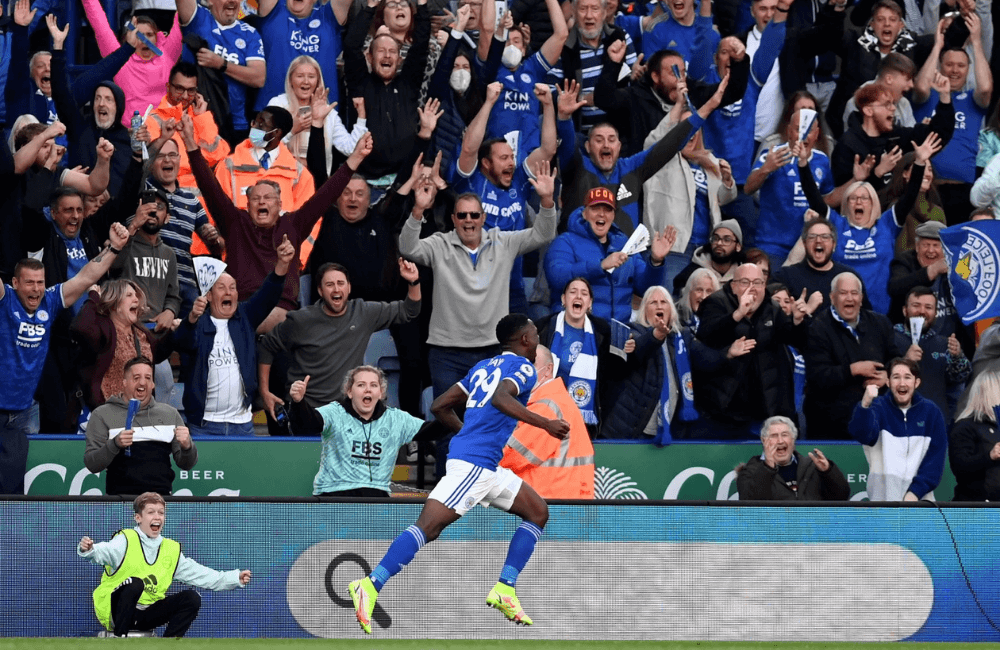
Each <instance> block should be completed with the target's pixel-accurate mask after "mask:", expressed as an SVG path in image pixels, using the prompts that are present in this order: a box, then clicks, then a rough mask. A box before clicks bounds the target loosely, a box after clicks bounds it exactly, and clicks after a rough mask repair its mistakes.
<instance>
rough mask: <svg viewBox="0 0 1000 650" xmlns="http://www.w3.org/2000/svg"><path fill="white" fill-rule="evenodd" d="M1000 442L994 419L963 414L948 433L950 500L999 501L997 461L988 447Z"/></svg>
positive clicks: (998, 469) (999, 484) (999, 431)
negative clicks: (952, 487)
mask: <svg viewBox="0 0 1000 650" xmlns="http://www.w3.org/2000/svg"><path fill="white" fill-rule="evenodd" d="M998 442H1000V429H998V427H997V425H996V423H995V422H991V421H989V420H986V421H977V420H974V419H972V418H964V419H962V420H959V421H958V422H956V423H955V426H954V427H952V429H951V433H949V434H948V462H949V463H951V472H952V474H954V475H955V498H954V499H952V500H953V501H1000V461H997V460H991V459H990V450H991V449H993V446H994V445H996V444H997V443H998Z"/></svg>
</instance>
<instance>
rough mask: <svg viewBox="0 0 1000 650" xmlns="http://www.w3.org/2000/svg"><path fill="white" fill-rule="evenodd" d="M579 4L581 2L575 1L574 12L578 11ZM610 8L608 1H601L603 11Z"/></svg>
mask: <svg viewBox="0 0 1000 650" xmlns="http://www.w3.org/2000/svg"><path fill="white" fill-rule="evenodd" d="M578 4H579V0H573V11H576V6H577V5H578ZM607 8H608V0H601V9H607Z"/></svg>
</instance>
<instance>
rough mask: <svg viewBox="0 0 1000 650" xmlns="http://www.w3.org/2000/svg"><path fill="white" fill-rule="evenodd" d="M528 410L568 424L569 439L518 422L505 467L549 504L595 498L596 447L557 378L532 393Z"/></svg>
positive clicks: (504, 461) (506, 452)
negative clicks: (552, 500) (555, 500)
mask: <svg viewBox="0 0 1000 650" xmlns="http://www.w3.org/2000/svg"><path fill="white" fill-rule="evenodd" d="M528 410H530V411H531V412H532V413H537V414H538V415H541V416H543V417H546V418H549V419H550V420H559V419H562V420H566V421H567V422H569V437H568V438H566V439H565V440H559V439H558V438H554V437H553V436H551V435H549V434H548V433H547V432H546V431H545V430H544V429H539V428H538V427H533V426H531V425H530V424H527V423H525V422H519V423H518V425H517V427H516V428H515V429H514V433H513V434H511V436H510V439H509V440H507V446H506V447H504V450H503V459H502V460H501V461H500V466H501V467H506V468H508V469H510V470H511V471H512V472H514V473H515V474H517V475H518V476H519V477H521V478H522V479H523V480H525V481H526V482H527V483H528V484H529V485H531V487H533V488H535V491H536V492H538V494H539V495H540V496H541V497H542V498H544V499H593V498H594V445H593V444H591V442H590V435H589V434H588V433H587V425H586V424H585V423H584V421H583V416H582V415H581V414H580V409H579V408H577V406H576V402H574V401H573V398H572V397H570V394H569V392H568V391H567V390H566V384H564V383H563V380H562V379H561V378H559V377H555V378H553V379H551V380H549V381H547V382H545V383H544V384H542V385H541V386H537V387H536V388H535V390H533V391H532V392H531V397H530V398H529V400H528Z"/></svg>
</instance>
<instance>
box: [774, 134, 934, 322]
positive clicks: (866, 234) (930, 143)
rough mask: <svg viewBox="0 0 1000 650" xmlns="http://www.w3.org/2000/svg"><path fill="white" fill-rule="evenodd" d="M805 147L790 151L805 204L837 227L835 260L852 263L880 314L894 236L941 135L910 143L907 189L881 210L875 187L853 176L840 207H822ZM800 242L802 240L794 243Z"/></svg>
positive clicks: (886, 309)
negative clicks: (920, 142)
mask: <svg viewBox="0 0 1000 650" xmlns="http://www.w3.org/2000/svg"><path fill="white" fill-rule="evenodd" d="M806 150H807V147H804V146H802V143H795V146H793V147H792V152H793V154H794V155H795V156H796V157H797V158H798V166H799V175H800V177H801V179H802V191H803V192H805V195H806V198H808V199H809V207H810V208H812V209H813V210H815V211H816V212H818V213H819V214H820V215H821V216H825V217H827V218H828V219H829V220H830V221H831V222H832V223H833V228H834V232H836V233H837V238H836V239H837V246H836V248H835V249H834V251H833V259H834V261H836V262H840V263H842V264H846V265H848V266H850V267H851V268H853V269H854V270H855V271H856V272H857V274H858V276H859V277H860V278H861V280H862V282H863V283H864V285H865V286H866V287H868V300H869V301H870V302H871V304H872V309H874V310H875V311H877V312H878V313H880V314H887V313H888V312H889V304H890V300H889V290H888V287H889V265H890V263H891V262H892V259H893V257H894V256H895V244H896V237H898V236H899V233H900V230H902V228H903V225H904V224H905V223H906V219H907V217H908V216H909V214H910V211H911V210H912V209H913V206H914V204H915V203H916V201H917V195H918V194H919V193H920V188H921V185H922V182H923V178H924V169H925V167H926V166H927V165H928V164H929V161H930V159H931V156H933V155H934V154H936V153H937V152H938V151H940V150H941V139H940V138H938V136H937V134H936V133H933V132H931V133H930V134H928V136H927V138H926V139H925V140H924V142H923V144H921V145H919V146H917V145H916V143H914V149H913V150H914V153H915V154H916V157H915V158H914V161H913V168H912V171H911V174H910V176H911V178H910V181H909V182H908V184H907V186H906V191H905V192H904V193H903V195H902V196H901V197H900V198H899V200H898V201H896V203H895V204H893V205H892V206H890V207H889V208H888V209H887V210H885V211H884V212H883V210H882V203H881V201H879V197H878V193H877V192H876V191H875V188H874V187H872V185H871V183H868V182H866V181H855V182H854V183H851V184H850V185H849V186H848V187H847V191H846V192H844V197H843V199H842V201H841V204H840V212H837V211H836V210H834V209H832V208H829V207H827V205H826V203H825V202H824V201H823V197H822V196H821V195H820V193H819V190H818V189H817V187H816V183H815V181H814V180H813V177H812V172H811V170H810V169H809V165H808V153H807V151H806ZM802 246H804V244H803V242H802V240H801V239H800V240H799V242H798V243H797V244H796V248H799V247H802Z"/></svg>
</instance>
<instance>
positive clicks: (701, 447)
mask: <svg viewBox="0 0 1000 650" xmlns="http://www.w3.org/2000/svg"><path fill="white" fill-rule="evenodd" d="M196 444H197V446H198V464H197V465H196V466H195V468H194V469H192V470H190V471H184V470H176V471H177V478H176V479H175V480H174V494H175V495H177V496H245V497H252V496H277V497H283V496H309V495H311V494H312V481H313V477H314V476H315V475H316V470H317V469H318V468H319V454H320V443H319V440H313V439H302V438H292V439H289V438H275V439H267V438H264V439H253V440H249V439H241V440H205V439H200V440H197V441H196ZM84 445H85V443H84V440H83V438H82V437H71V436H33V437H32V439H31V446H30V450H29V453H28V471H27V474H26V476H25V492H26V493H27V494H29V495H48V496H62V495H80V494H83V495H87V494H91V495H94V494H103V493H104V476H103V473H102V474H92V473H91V472H90V471H89V470H87V468H86V467H85V466H84V464H83V450H84ZM814 446H819V447H820V448H821V449H822V450H823V452H824V453H825V454H826V455H827V457H828V458H830V459H831V460H833V461H834V462H835V463H836V464H837V466H838V467H840V469H841V470H842V471H843V472H844V475H845V476H847V480H848V482H849V483H850V485H851V494H852V495H853V496H852V498H853V499H862V498H864V497H865V494H864V492H865V480H866V473H867V471H868V462H867V461H866V460H865V455H864V451H863V450H862V448H861V445H858V444H855V443H826V444H818V445H814V444H813V443H811V442H809V441H803V442H802V443H801V444H800V445H799V451H800V453H806V452H807V451H809V450H811V449H813V447H814ZM594 451H595V455H596V467H597V469H596V476H595V492H596V496H597V498H599V499H683V500H696V501H701V500H715V499H720V500H721V499H732V498H735V496H734V495H735V493H736V473H735V471H734V470H735V468H736V466H737V465H739V464H740V463H743V462H746V461H747V460H748V459H749V458H750V457H751V456H753V455H758V454H760V451H761V448H760V445H759V444H757V443H735V444H707V443H678V444H673V445H670V446H668V447H662V448H657V447H654V446H653V445H647V444H641V445H637V444H595V445H594ZM175 469H176V468H175ZM954 488H955V478H954V476H953V475H952V474H951V471H950V470H949V469H948V467H947V466H946V467H945V474H944V478H943V479H942V481H941V485H940V486H938V489H937V490H935V495H936V496H937V498H938V499H939V500H942V501H947V500H950V499H951V497H952V494H953V493H954Z"/></svg>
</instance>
